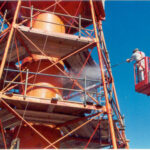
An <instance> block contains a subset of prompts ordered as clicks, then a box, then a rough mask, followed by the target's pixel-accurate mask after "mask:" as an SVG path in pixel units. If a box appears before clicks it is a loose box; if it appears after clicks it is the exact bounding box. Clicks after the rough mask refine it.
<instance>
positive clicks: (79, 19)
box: [79, 14, 82, 38]
mask: <svg viewBox="0 0 150 150" xmlns="http://www.w3.org/2000/svg"><path fill="white" fill-rule="evenodd" d="M81 19H82V18H81V14H79V38H80V37H81Z"/></svg>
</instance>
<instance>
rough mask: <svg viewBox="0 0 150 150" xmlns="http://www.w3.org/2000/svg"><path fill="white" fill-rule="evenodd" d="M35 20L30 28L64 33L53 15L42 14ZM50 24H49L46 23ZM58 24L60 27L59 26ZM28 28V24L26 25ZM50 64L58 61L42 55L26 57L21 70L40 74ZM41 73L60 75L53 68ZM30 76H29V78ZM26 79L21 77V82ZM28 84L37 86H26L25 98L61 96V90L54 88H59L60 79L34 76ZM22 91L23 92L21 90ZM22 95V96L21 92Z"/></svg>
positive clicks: (62, 66)
mask: <svg viewBox="0 0 150 150" xmlns="http://www.w3.org/2000/svg"><path fill="white" fill-rule="evenodd" d="M35 19H36V20H33V22H32V27H33V28H37V29H40V30H44V31H45V32H62V33H65V26H64V24H63V22H62V21H61V19H60V18H59V17H58V16H56V15H53V14H49V13H42V14H39V15H38V16H36V18H35ZM47 22H50V23H47ZM59 24H60V25H59ZM28 26H30V22H29V24H28ZM48 59H49V60H51V61H52V62H56V61H58V58H56V57H53V56H48V58H47V57H45V56H43V55H36V54H32V57H26V58H25V59H24V60H23V62H22V68H24V67H26V68H28V69H29V71H30V72H40V71H41V70H43V69H44V68H45V67H46V66H49V65H52V63H51V62H50V61H49V60H48ZM58 66H59V67H60V68H61V69H62V70H63V69H64V65H63V62H62V61H61V62H60V64H59V65H58ZM42 73H45V74H52V75H60V74H62V73H61V72H60V70H58V68H57V67H55V66H53V67H51V68H50V69H47V70H45V71H43V72H42ZM30 76H31V75H29V77H30ZM25 78H26V76H25V75H23V80H24V79H25ZM28 83H31V84H36V85H38V87H37V86H32V85H31V86H28V87H27V93H26V94H27V96H34V97H39V98H54V97H56V94H58V95H62V90H59V89H56V88H55V87H59V88H61V87H62V86H63V85H62V79H61V78H57V77H49V76H42V75H35V77H34V78H32V79H29V80H28ZM39 86H48V87H52V88H46V87H39ZM22 91H24V90H23V89H22ZM22 94H24V93H23V92H22Z"/></svg>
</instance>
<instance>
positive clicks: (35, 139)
mask: <svg viewBox="0 0 150 150" xmlns="http://www.w3.org/2000/svg"><path fill="white" fill-rule="evenodd" d="M33 127H34V128H35V129H36V130H38V131H39V132H40V133H41V134H42V135H44V136H45V137H46V138H47V139H48V140H49V141H50V142H51V143H53V142H54V141H55V140H57V139H58V138H60V137H62V135H61V132H60V130H59V129H54V128H51V127H49V126H43V125H33ZM18 130H19V127H16V128H15V130H14V138H15V137H16V136H17V134H18ZM17 137H18V138H19V139H20V147H19V149H42V148H44V147H45V146H47V144H48V143H47V142H46V141H45V140H43V139H42V138H41V137H39V135H38V134H36V133H35V132H34V131H33V130H32V129H31V128H30V127H28V126H21V129H20V131H19V134H18V136H17ZM55 146H56V147H57V148H59V147H60V143H59V142H58V143H57V144H55ZM50 148H51V149H52V148H53V147H50Z"/></svg>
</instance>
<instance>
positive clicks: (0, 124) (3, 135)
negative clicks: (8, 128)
mask: <svg viewBox="0 0 150 150" xmlns="http://www.w3.org/2000/svg"><path fill="white" fill-rule="evenodd" d="M0 128H1V132H2V137H3V141H4V147H5V149H7V145H6V139H5V134H4V129H3V125H2V122H1V120H0Z"/></svg>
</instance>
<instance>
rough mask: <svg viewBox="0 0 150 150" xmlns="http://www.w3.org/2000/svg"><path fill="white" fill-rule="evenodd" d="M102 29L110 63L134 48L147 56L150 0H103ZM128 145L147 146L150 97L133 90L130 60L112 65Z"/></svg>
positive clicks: (148, 48)
mask: <svg viewBox="0 0 150 150" xmlns="http://www.w3.org/2000/svg"><path fill="white" fill-rule="evenodd" d="M105 13H106V20H105V21H104V22H103V30H104V35H105V40H106V44H107V49H108V51H109V55H110V60H111V64H112V65H113V64H117V63H120V62H122V61H124V60H126V59H127V58H129V57H130V56H131V54H132V51H133V49H134V48H139V49H140V50H142V51H144V52H145V54H146V55H147V56H150V1H145V2H142V1H106V2H105ZM112 71H113V76H114V80H115V85H116V90H117V94H118V99H119V104H120V108H121V112H122V114H124V115H125V125H126V136H127V138H128V139H129V140H130V143H129V145H130V148H150V138H149V136H150V97H148V96H146V95H143V94H139V93H137V92H135V90H134V75H133V63H124V64H122V65H120V66H117V67H115V68H113V69H112Z"/></svg>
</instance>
